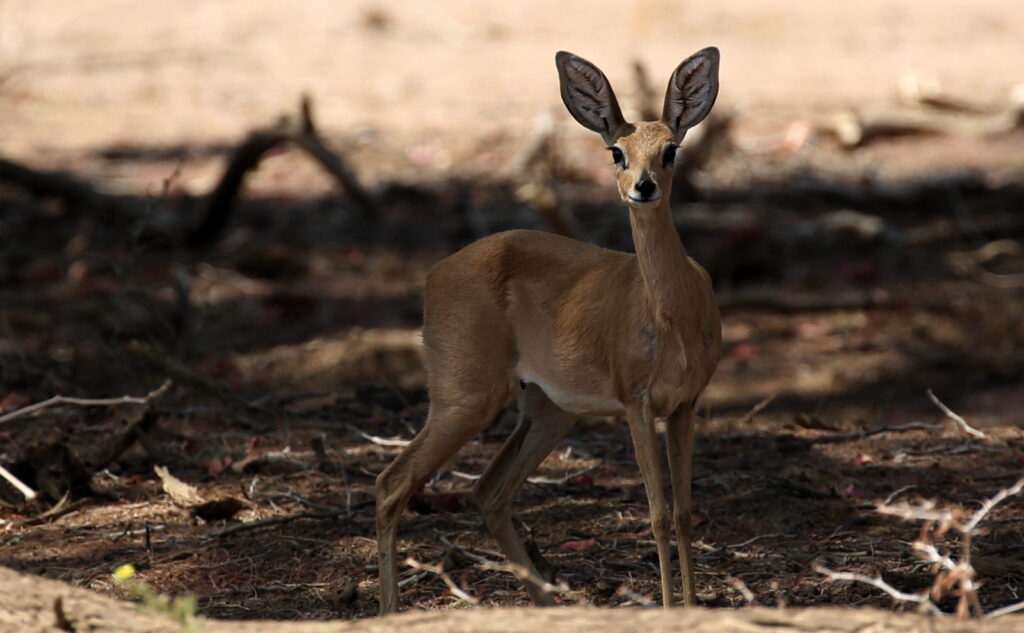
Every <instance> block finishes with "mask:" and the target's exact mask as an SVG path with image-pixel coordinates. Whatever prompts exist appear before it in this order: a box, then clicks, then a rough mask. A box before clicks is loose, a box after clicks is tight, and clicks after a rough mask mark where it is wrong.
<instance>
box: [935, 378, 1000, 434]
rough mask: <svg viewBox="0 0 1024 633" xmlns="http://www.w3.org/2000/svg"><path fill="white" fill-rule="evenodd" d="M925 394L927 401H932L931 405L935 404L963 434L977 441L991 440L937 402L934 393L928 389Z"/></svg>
mask: <svg viewBox="0 0 1024 633" xmlns="http://www.w3.org/2000/svg"><path fill="white" fill-rule="evenodd" d="M926 393H927V394H928V399H929V400H931V401H932V402H933V403H935V406H937V407H938V408H939V409H941V410H942V412H943V413H945V414H946V415H947V416H948V417H949V418H951V419H952V420H953V421H954V422H956V423H957V425H958V426H959V427H960V428H961V429H962V430H963V431H964V432H965V433H967V434H968V435H970V436H971V437H976V438H979V439H983V440H988V439H991V438H990V437H989V436H988V435H986V434H984V433H982V432H981V431H979V430H978V429H976V428H974V427H973V426H971V425H970V424H968V423H967V420H965V419H963V418H962V417H960V416H959V415H958V414H957V413H956V412H954V411H953V410H952V409H950V408H949V407H947V406H946V405H944V404H942V401H941V400H939V399H938V398H937V397H936V396H935V394H934V393H932V390H931V389H929V390H928V391H927V392H926Z"/></svg>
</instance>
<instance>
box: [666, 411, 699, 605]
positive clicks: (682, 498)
mask: <svg viewBox="0 0 1024 633" xmlns="http://www.w3.org/2000/svg"><path fill="white" fill-rule="evenodd" d="M693 417H694V416H693V403H689V402H687V403H684V404H683V405H681V406H680V407H679V408H678V409H676V411H675V413H673V414H672V417H671V418H669V420H668V467H669V471H670V472H671V473H672V497H673V498H672V508H673V510H672V520H673V523H674V524H675V529H676V541H677V542H678V544H679V564H680V566H681V567H682V569H683V604H684V605H686V606H688V607H693V606H696V605H697V587H696V581H695V578H694V567H693V550H692V547H691V543H692V541H693V526H692V520H691V515H692V510H693V507H692V501H691V499H692V494H691V492H692V490H691V489H692V485H693Z"/></svg>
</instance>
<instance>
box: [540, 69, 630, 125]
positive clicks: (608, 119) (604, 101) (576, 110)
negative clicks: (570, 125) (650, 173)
mask: <svg viewBox="0 0 1024 633" xmlns="http://www.w3.org/2000/svg"><path fill="white" fill-rule="evenodd" d="M555 66H556V67H557V68H558V80H559V84H560V87H561V92H562V102H563V103H565V107H566V109H567V110H569V114H571V115H572V116H573V118H574V119H576V120H577V121H579V123H580V125H582V126H583V127H585V128H587V129H588V130H592V131H594V132H597V133H598V134H600V135H601V137H602V138H603V139H604V140H605V142H606V143H608V144H609V145H610V144H611V143H612V142H613V141H614V139H615V133H616V132H617V131H618V129H619V128H620V127H622V126H623V125H624V124H625V122H626V121H625V119H623V118H622V111H621V110H620V109H619V102H618V100H616V98H615V93H614V92H613V91H612V85H611V83H610V82H609V81H608V78H607V77H605V76H604V73H603V72H601V69H599V68H598V67H597V66H595V65H593V64H591V63H590V62H588V61H587V60H585V59H583V58H582V57H577V56H576V55H573V54H572V53H567V52H565V51H560V52H559V53H558V54H557V55H555Z"/></svg>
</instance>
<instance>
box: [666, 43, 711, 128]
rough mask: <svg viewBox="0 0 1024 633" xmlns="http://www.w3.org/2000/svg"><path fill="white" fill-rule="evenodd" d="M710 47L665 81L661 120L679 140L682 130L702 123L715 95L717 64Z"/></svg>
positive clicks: (684, 64) (685, 63)
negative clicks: (666, 83)
mask: <svg viewBox="0 0 1024 633" xmlns="http://www.w3.org/2000/svg"><path fill="white" fill-rule="evenodd" d="M720 58H721V55H720V54H719V52H718V49H717V48H715V47H714V46H709V47H708V48H705V49H703V50H700V51H697V52H696V53H694V54H693V55H691V56H690V57H688V58H687V59H686V60H685V61H684V62H683V63H682V64H679V66H677V67H676V69H675V71H674V72H673V73H672V78H671V79H669V81H668V91H667V92H666V93H665V108H664V109H663V110H662V113H661V120H662V121H663V122H664V123H665V125H667V126H668V127H669V129H670V130H672V133H673V134H675V136H676V140H679V139H682V137H683V135H684V134H685V133H686V130H688V129H690V128H691V127H693V126H695V125H697V124H698V123H700V122H701V121H703V120H704V117H706V116H707V115H708V112H711V106H713V105H715V97H717V96H718V61H719V59H720Z"/></svg>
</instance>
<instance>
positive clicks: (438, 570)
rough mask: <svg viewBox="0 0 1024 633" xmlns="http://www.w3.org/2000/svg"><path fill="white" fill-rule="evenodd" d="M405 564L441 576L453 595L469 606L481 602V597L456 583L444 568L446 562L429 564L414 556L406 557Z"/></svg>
mask: <svg viewBox="0 0 1024 633" xmlns="http://www.w3.org/2000/svg"><path fill="white" fill-rule="evenodd" d="M405 564H406V565H408V566H409V567H412V568H413V569H418V570H421V571H425V572H427V573H431V574H434V575H435V576H437V577H438V578H440V579H441V581H442V582H443V583H444V584H445V585H446V586H447V587H448V591H450V592H451V594H452V595H453V596H455V597H456V598H458V599H459V600H462V601H463V602H465V603H466V604H468V605H469V606H471V607H475V606H476V605H478V604H480V599H479V598H474V597H473V596H471V595H469V594H468V593H466V591H465V590H464V589H462V588H461V587H459V586H458V585H457V584H455V581H454V580H452V577H451V576H449V575H448V573H447V572H446V571H445V570H444V564H438V565H427V564H424V563H421V562H419V561H418V560H416V559H415V558H412V557H410V558H406V559H405Z"/></svg>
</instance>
